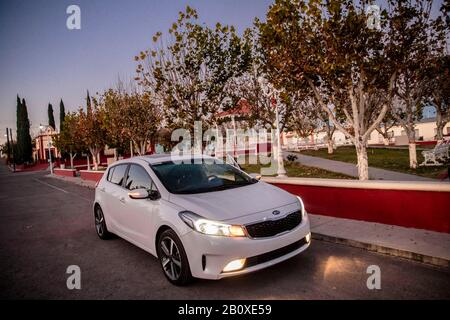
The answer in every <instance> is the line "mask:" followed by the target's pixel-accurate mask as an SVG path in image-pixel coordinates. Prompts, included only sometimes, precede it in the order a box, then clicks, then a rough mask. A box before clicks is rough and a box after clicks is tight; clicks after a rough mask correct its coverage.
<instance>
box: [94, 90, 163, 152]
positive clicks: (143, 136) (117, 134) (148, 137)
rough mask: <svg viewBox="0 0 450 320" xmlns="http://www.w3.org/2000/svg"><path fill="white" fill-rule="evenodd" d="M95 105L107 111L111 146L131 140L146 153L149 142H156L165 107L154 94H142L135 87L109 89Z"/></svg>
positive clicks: (106, 116)
mask: <svg viewBox="0 0 450 320" xmlns="http://www.w3.org/2000/svg"><path fill="white" fill-rule="evenodd" d="M94 104H98V105H99V106H100V108H102V109H103V110H104V112H105V122H104V127H105V129H106V130H107V133H108V137H109V139H108V140H109V142H108V145H124V144H125V142H129V141H131V142H132V145H133V149H137V153H138V154H139V155H143V154H145V153H146V151H147V146H148V144H149V143H152V142H155V140H156V134H157V131H158V129H159V128H160V126H161V121H162V110H161V107H160V105H159V104H158V103H157V101H156V100H155V98H154V96H153V94H150V93H149V92H142V93H141V92H138V91H137V90H136V89H132V90H130V92H125V91H124V90H113V89H110V90H108V91H106V92H105V93H104V94H103V95H102V96H101V97H100V99H99V100H98V101H97V100H95V103H94Z"/></svg>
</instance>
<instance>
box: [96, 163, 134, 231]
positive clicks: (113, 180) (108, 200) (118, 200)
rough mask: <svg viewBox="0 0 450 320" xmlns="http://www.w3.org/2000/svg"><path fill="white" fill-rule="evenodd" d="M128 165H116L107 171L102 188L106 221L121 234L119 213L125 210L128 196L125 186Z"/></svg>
mask: <svg viewBox="0 0 450 320" xmlns="http://www.w3.org/2000/svg"><path fill="white" fill-rule="evenodd" d="M127 169H128V164H127V163H125V164H118V165H115V166H113V167H111V168H110V169H109V170H108V176H107V181H106V182H105V184H104V186H103V190H102V192H103V194H104V198H105V201H104V202H105V204H106V208H105V209H106V212H107V216H106V219H107V221H108V220H109V223H110V224H112V225H113V228H114V230H116V231H118V232H119V233H120V232H122V227H121V224H120V220H119V218H120V216H121V211H122V210H125V197H126V196H127V195H128V192H127V190H126V189H125V188H124V185H125V174H126V172H127Z"/></svg>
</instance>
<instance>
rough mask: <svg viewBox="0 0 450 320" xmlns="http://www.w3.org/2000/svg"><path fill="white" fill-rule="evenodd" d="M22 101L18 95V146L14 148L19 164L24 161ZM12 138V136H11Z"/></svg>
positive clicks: (15, 158) (15, 160)
mask: <svg viewBox="0 0 450 320" xmlns="http://www.w3.org/2000/svg"><path fill="white" fill-rule="evenodd" d="M22 114H23V112H22V103H21V102H20V97H19V95H17V108H16V147H15V149H14V162H15V163H17V164H21V163H23V151H22V150H23V137H22V133H23V126H24V124H23V116H22ZM11 138H12V137H11Z"/></svg>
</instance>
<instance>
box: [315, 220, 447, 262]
mask: <svg viewBox="0 0 450 320" xmlns="http://www.w3.org/2000/svg"><path fill="white" fill-rule="evenodd" d="M309 217H310V222H311V232H312V233H313V238H315V239H319V240H324V241H329V242H334V243H341V244H345V245H350V246H353V247H358V248H363V249H366V250H369V251H375V252H380V253H384V254H388V255H393V256H397V257H402V258H407V259H412V260H416V261H419V262H423V263H427V264H431V265H436V266H441V267H447V268H448V267H449V266H450V264H449V262H450V234H447V233H439V232H434V231H428V230H420V229H413V228H404V227H399V226H393V225H386V224H381V223H374V222H366V221H357V220H350V219H342V218H334V217H329V216H322V215H315V214H310V215H309Z"/></svg>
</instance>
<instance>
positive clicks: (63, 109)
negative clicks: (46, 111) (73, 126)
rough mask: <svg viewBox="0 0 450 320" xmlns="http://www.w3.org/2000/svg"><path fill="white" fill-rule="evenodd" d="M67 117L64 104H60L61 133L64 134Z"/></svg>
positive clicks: (61, 102)
mask: <svg viewBox="0 0 450 320" xmlns="http://www.w3.org/2000/svg"><path fill="white" fill-rule="evenodd" d="M65 117H66V108H65V107H64V102H63V101H62V99H61V101H60V102H59V132H62V130H63V128H64V118H65Z"/></svg>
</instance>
